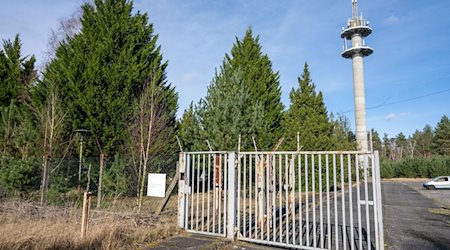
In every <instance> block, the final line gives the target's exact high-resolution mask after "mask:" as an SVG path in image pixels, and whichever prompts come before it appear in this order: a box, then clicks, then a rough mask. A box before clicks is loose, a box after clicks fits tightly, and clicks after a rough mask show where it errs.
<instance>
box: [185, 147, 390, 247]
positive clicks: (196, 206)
mask: <svg viewBox="0 0 450 250" xmlns="http://www.w3.org/2000/svg"><path fill="white" fill-rule="evenodd" d="M178 211H179V217H178V222H179V225H180V227H183V228H185V229H186V230H188V231H190V232H196V233H205V234H213V235H220V236H224V237H228V238H229V239H238V240H242V241H248V242H255V243H261V244H266V245H272V246H281V247H288V248H297V249H384V236H383V223H382V222H383V218H382V204H381V186H380V176H379V158H378V152H367V153H363V152H356V151H345V152H343V151H339V152H321V151H319V152H303V151H301V152H239V153H234V152H189V153H181V154H180V173H179V210H178Z"/></svg>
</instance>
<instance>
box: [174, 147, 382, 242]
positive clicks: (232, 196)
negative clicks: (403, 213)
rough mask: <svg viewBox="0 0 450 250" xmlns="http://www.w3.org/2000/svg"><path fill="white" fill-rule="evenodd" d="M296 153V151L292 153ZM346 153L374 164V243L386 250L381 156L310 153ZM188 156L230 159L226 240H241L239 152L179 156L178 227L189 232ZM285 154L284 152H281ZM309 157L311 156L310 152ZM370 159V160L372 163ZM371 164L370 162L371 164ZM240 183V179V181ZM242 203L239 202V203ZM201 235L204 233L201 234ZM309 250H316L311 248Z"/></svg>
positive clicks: (210, 152)
mask: <svg viewBox="0 0 450 250" xmlns="http://www.w3.org/2000/svg"><path fill="white" fill-rule="evenodd" d="M292 152H296V151H292ZM292 152H289V153H292ZM317 152H320V153H330V154H333V153H347V152H351V153H353V154H356V155H358V154H359V155H363V154H368V155H369V159H370V158H371V159H370V160H371V161H372V164H370V165H371V168H372V171H371V173H372V178H373V179H372V180H373V182H374V183H373V191H372V193H373V196H374V197H373V201H372V202H374V203H375V204H374V206H373V212H374V216H375V217H376V218H377V221H376V222H374V230H375V231H376V234H375V235H376V236H378V237H376V239H375V248H376V249H384V226H383V209H382V199H381V176H380V161H379V153H378V151H373V152H363V151H345V152H344V151H311V153H317ZM187 153H205V154H216V153H225V154H226V155H227V156H228V157H227V158H228V162H227V164H228V169H227V170H228V171H227V172H226V173H224V175H226V176H228V178H227V183H224V184H226V185H227V186H228V187H227V189H228V192H227V193H228V195H227V197H226V199H227V206H226V209H227V210H228V211H227V212H226V213H227V214H226V217H225V218H226V220H225V219H224V221H223V223H226V232H224V233H225V236H226V238H228V239H229V240H231V241H236V240H238V237H237V234H238V230H239V229H238V228H237V227H236V226H237V218H238V217H237V214H236V211H237V204H236V197H237V195H238V188H236V182H235V179H236V168H237V166H238V164H240V161H239V159H240V155H241V154H240V152H224V151H208V152H180V154H179V161H178V164H179V172H178V226H179V227H180V228H185V229H187V224H186V218H185V217H186V211H187V209H188V208H187V200H186V195H187V194H188V193H189V192H188V188H189V187H188V186H187V185H186V183H185V179H186V154H187ZM252 153H257V154H265V153H273V152H252ZM278 153H282V152H278ZM308 153H309V152H308ZM369 159H368V160H369ZM370 160H369V161H370ZM239 180H240V177H239ZM238 202H239V201H238ZM198 233H202V232H198ZM307 248H308V249H314V248H309V247H307Z"/></svg>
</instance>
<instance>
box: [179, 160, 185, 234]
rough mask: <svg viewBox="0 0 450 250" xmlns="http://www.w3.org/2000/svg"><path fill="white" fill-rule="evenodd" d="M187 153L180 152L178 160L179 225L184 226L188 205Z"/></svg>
mask: <svg viewBox="0 0 450 250" xmlns="http://www.w3.org/2000/svg"><path fill="white" fill-rule="evenodd" d="M185 160H186V154H185V153H183V152H180V156H179V161H178V164H179V165H178V166H179V167H178V173H177V174H178V226H179V227H181V228H184V227H185V225H184V217H185V214H186V211H185V209H186V206H185V202H186V201H185V195H184V188H185V187H184V180H185V172H186V164H185Z"/></svg>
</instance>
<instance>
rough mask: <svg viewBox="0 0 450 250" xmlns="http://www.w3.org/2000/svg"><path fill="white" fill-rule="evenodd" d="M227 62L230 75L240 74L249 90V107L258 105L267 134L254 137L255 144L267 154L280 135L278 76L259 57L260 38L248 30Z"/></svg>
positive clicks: (281, 105)
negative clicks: (234, 72)
mask: <svg viewBox="0 0 450 250" xmlns="http://www.w3.org/2000/svg"><path fill="white" fill-rule="evenodd" d="M226 62H227V63H229V64H230V66H231V69H232V70H233V71H236V70H239V72H240V75H241V77H240V78H241V81H242V83H243V84H244V85H245V86H246V88H247V89H248V95H249V96H248V100H249V103H250V104H252V105H260V107H261V112H262V114H264V115H263V119H262V120H263V121H264V123H265V124H264V125H263V126H264V127H265V128H266V131H264V132H263V133H258V134H256V135H255V136H256V141H257V144H258V147H260V148H261V149H263V150H270V149H271V148H272V147H273V146H274V145H275V144H276V142H277V140H278V138H279V137H280V135H281V120H282V112H283V109H284V107H283V104H282V103H281V89H280V84H279V74H278V72H274V71H273V69H272V63H271V61H270V59H269V57H268V56H267V55H266V54H263V53H262V46H261V45H260V43H259V36H256V37H255V36H254V35H253V33H252V29H251V28H249V29H247V31H246V33H245V35H244V37H243V38H242V39H241V40H240V39H238V38H236V42H235V43H234V45H233V48H232V49H231V55H228V54H227V55H226ZM250 139H251V138H250Z"/></svg>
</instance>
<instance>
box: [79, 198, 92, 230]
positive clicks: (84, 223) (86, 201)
mask: <svg viewBox="0 0 450 250" xmlns="http://www.w3.org/2000/svg"><path fill="white" fill-rule="evenodd" d="M90 196H91V192H84V194H83V211H82V215H81V238H84V236H85V235H86V231H87V229H88V223H89V208H90V204H91V197H90Z"/></svg>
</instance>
